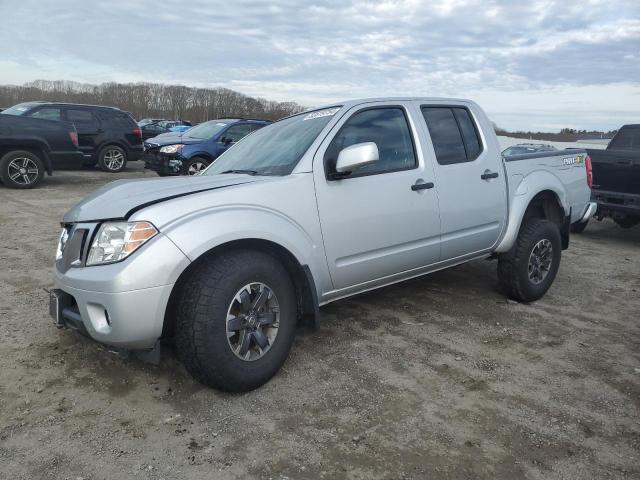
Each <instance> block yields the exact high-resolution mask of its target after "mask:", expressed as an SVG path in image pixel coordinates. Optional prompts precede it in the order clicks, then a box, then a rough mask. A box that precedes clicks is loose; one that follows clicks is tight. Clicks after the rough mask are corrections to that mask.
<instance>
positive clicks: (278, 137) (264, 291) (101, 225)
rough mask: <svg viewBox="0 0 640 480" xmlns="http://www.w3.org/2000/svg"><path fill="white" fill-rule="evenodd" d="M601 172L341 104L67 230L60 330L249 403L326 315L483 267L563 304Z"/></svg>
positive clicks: (394, 103)
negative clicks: (175, 358)
mask: <svg viewBox="0 0 640 480" xmlns="http://www.w3.org/2000/svg"><path fill="white" fill-rule="evenodd" d="M589 168H590V162H589V158H588V157H587V155H586V153H585V152H584V151H579V150H571V151H557V152H544V153H535V154H531V155H518V156H513V157H508V158H502V156H501V155H500V149H499V145H498V142H497V139H496V137H495V134H494V131H493V127H492V125H491V123H490V122H489V120H488V119H487V117H486V115H485V114H484V112H483V111H482V110H481V109H480V107H478V105H476V104H475V103H473V102H471V101H466V100H451V99H435V98H387V99H371V100H358V101H349V102H343V103H340V104H336V105H330V106H327V107H323V108H319V109H316V110H313V111H307V112H304V113H301V114H298V115H294V116H292V117H288V118H286V119H283V120H280V121H278V122H276V123H274V124H272V125H269V126H267V127H265V128H263V129H261V130H259V131H257V132H255V133H254V134H252V135H250V136H248V137H246V138H245V139H243V140H242V141H240V142H238V144H236V145H235V146H234V147H233V148H231V149H229V150H228V151H227V152H226V153H224V154H223V155H222V156H220V157H219V158H218V159H217V160H216V162H215V163H213V164H212V165H211V166H210V167H209V168H208V169H207V170H206V171H205V172H204V173H203V174H202V175H198V176H194V177H179V178H164V179H160V178H158V179H149V180H122V181H117V182H113V183H110V184H108V185H106V186H104V187H102V188H100V189H98V190H97V191H95V192H94V193H93V194H92V195H90V196H89V197H87V198H85V199H84V200H83V201H82V202H81V203H79V204H78V205H77V206H75V207H74V208H73V209H71V210H70V211H69V212H67V214H66V215H65V216H64V220H63V225H64V228H63V230H62V233H61V236H60V243H59V246H58V252H57V254H56V262H55V269H54V275H55V285H56V288H55V289H54V290H52V291H51V301H50V306H51V314H52V315H53V317H54V320H55V322H56V324H57V325H58V326H60V327H63V326H64V327H70V328H73V329H76V330H78V331H80V332H82V333H84V334H86V335H87V336H89V337H91V338H92V339H94V340H97V341H98V342H102V343H104V344H106V345H108V346H109V347H110V348H112V349H116V350H136V351H146V352H147V355H148V356H153V355H157V353H158V352H159V345H160V343H159V342H160V340H163V339H175V342H176V346H177V351H178V354H179V356H180V358H181V359H182V361H183V362H184V364H185V365H186V367H187V369H188V370H189V371H190V372H192V373H193V374H194V375H195V376H196V377H197V378H198V379H199V380H201V381H202V382H204V383H205V384H207V385H210V386H212V387H215V388H219V389H223V390H229V391H245V390H250V389H253V388H256V387H258V386H259V385H261V384H263V383H264V382H266V381H267V380H268V379H269V378H271V377H272V376H273V375H274V374H275V373H276V372H277V371H278V370H279V368H280V367H281V366H282V364H283V363H284V361H285V360H286V358H287V355H288V353H289V350H290V347H291V344H292V342H293V338H294V331H295V328H296V324H297V323H298V322H299V321H302V320H303V319H306V320H308V321H311V322H313V323H314V324H316V325H317V323H318V321H319V307H320V306H322V305H324V304H327V303H329V302H332V301H334V300H338V299H341V298H345V297H348V296H351V295H354V294H357V293H360V292H364V291H367V290H371V289H374V288H378V287H382V286H385V285H389V284H392V283H395V282H399V281H402V280H406V279H408V278H412V277H416V276H419V275H424V274H427V273H430V272H433V271H436V270H440V269H443V268H447V267H450V266H453V265H457V264H460V263H463V262H467V261H470V260H474V259H478V258H487V257H492V258H497V259H498V279H499V282H500V285H501V287H502V288H503V290H504V291H505V293H506V294H507V295H509V296H510V297H512V298H515V299H517V300H520V301H526V302H529V301H534V300H536V299H538V298H540V297H541V296H542V295H544V293H545V292H546V291H547V290H548V289H549V287H550V286H551V284H552V282H553V279H554V278H555V276H556V273H557V271H558V267H559V263H560V256H561V251H562V250H563V249H565V248H567V246H568V244H569V226H570V225H571V224H572V223H575V222H584V221H586V220H588V218H589V217H590V216H591V215H592V214H593V213H594V210H595V206H594V205H593V204H591V203H589V186H588V184H587V181H588V178H589V177H588V175H587V173H588V170H589Z"/></svg>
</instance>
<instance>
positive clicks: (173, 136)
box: [146, 132, 206, 147]
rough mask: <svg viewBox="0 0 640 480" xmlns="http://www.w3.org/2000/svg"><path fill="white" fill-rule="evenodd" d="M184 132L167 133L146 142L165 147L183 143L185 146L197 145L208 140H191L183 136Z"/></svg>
mask: <svg viewBox="0 0 640 480" xmlns="http://www.w3.org/2000/svg"><path fill="white" fill-rule="evenodd" d="M183 133H184V132H167V133H163V134H160V135H158V136H157V137H152V138H150V139H148V140H146V142H147V143H153V144H155V145H158V146H160V147H164V146H165V145H173V144H175V143H183V144H185V145H193V144H195V143H202V142H204V141H206V140H203V139H201V138H190V137H186V136H184V135H183Z"/></svg>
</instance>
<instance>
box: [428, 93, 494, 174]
mask: <svg viewBox="0 0 640 480" xmlns="http://www.w3.org/2000/svg"><path fill="white" fill-rule="evenodd" d="M421 110H422V116H423V117H424V121H425V122H426V123H427V128H428V129H429V135H431V141H432V143H433V149H434V150H435V154H436V160H437V161H438V163H439V164H440V165H452V164H455V163H463V162H472V161H474V160H475V159H476V158H478V156H479V155H480V153H481V152H482V144H481V142H480V138H479V135H478V130H477V128H476V126H475V123H474V121H473V118H472V117H471V114H470V113H469V110H467V109H466V108H464V107H440V106H437V107H422V109H421Z"/></svg>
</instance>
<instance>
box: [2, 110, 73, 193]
mask: <svg viewBox="0 0 640 480" xmlns="http://www.w3.org/2000/svg"><path fill="white" fill-rule="evenodd" d="M82 158H83V156H82V152H81V151H80V150H79V149H78V134H77V132H76V129H75V127H74V126H73V124H72V123H69V122H58V121H54V120H44V119H39V118H29V117H17V116H14V115H0V180H1V181H2V183H3V184H4V185H5V186H7V187H9V188H33V187H36V186H37V185H38V184H39V183H40V182H41V181H42V178H43V177H44V172H45V171H46V172H47V173H48V174H49V175H52V174H53V168H54V166H59V165H60V164H66V163H69V162H70V163H79V162H80V161H82Z"/></svg>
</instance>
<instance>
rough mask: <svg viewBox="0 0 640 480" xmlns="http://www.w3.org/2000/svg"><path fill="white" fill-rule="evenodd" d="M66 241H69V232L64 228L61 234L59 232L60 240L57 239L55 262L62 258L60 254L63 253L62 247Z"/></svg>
mask: <svg viewBox="0 0 640 480" xmlns="http://www.w3.org/2000/svg"><path fill="white" fill-rule="evenodd" d="M68 239H69V231H68V230H67V229H66V228H63V229H62V232H60V238H59V239H58V248H57V249H56V261H58V260H60V259H61V258H62V254H63V253H64V247H65V245H66V244H67V240H68Z"/></svg>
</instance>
